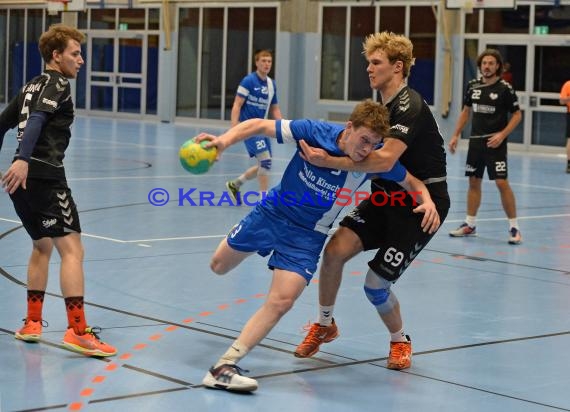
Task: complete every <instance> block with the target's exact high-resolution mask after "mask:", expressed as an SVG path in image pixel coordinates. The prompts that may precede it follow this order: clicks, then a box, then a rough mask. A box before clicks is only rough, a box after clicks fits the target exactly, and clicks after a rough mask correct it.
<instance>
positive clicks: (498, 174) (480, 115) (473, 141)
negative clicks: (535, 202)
mask: <svg viewBox="0 0 570 412" xmlns="http://www.w3.org/2000/svg"><path fill="white" fill-rule="evenodd" d="M477 67H479V71H480V72H481V78H479V79H473V80H471V81H470V82H469V84H468V85H467V91H466V92H465V96H464V98H463V111H462V112H461V114H460V115H459V119H458V120H457V125H456V127H455V132H454V133H453V136H452V137H451V140H450V141H449V151H450V152H451V153H452V154H453V153H455V150H456V149H457V142H458V141H459V138H460V136H461V131H462V130H463V128H464V127H465V125H466V124H467V122H468V120H469V116H470V114H471V112H473V119H472V126H471V138H470V139H469V149H468V151H467V163H466V165H465V176H468V177H469V189H468V191H467V216H466V218H465V222H464V223H463V224H461V226H459V227H458V228H457V229H455V230H452V231H451V232H449V235H450V236H452V237H463V236H474V235H476V228H475V226H476V216H477V211H478V209H479V206H480V205H481V182H482V180H483V172H484V171H485V168H487V174H488V176H489V179H490V180H494V181H495V184H496V185H497V189H499V193H500V194H501V202H502V204H503V209H504V210H505V213H506V215H507V218H508V220H509V227H508V242H509V244H512V245H517V244H519V243H521V242H522V236H521V232H520V229H519V226H518V222H517V208H516V202H515V195H514V194H513V191H512V189H511V186H510V185H509V181H508V163H507V138H508V136H509V134H510V133H511V132H512V131H513V130H514V129H515V127H517V125H518V124H519V123H520V121H521V118H522V115H521V111H520V109H519V103H518V99H517V95H516V93H515V91H514V90H513V88H512V86H511V85H510V83H508V82H506V81H504V80H501V73H502V71H503V59H502V58H501V54H500V53H499V52H498V51H497V50H495V49H487V50H485V51H484V52H483V53H481V54H480V55H479V57H477ZM509 113H510V114H511V116H510V118H509Z"/></svg>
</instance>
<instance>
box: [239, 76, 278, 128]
mask: <svg viewBox="0 0 570 412" xmlns="http://www.w3.org/2000/svg"><path fill="white" fill-rule="evenodd" d="M268 81H270V82H271V85H272V89H273V92H272V93H271V94H272V96H270V93H269V91H270V90H269V86H268ZM237 95H238V96H240V97H243V98H244V99H245V102H244V104H243V106H242V107H241V110H240V113H239V121H240V122H243V121H244V120H247V119H265V118H266V117H267V116H266V114H267V109H268V107H269V106H271V105H273V104H277V103H278V102H277V88H276V85H275V81H274V80H273V79H271V78H270V77H267V79H266V80H262V79H261V78H260V77H259V76H258V75H257V72H253V73H250V74H248V75H247V76H245V77H244V78H243V79H242V81H241V83H240V84H239V86H238V89H237Z"/></svg>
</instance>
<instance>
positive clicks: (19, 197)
mask: <svg viewBox="0 0 570 412" xmlns="http://www.w3.org/2000/svg"><path fill="white" fill-rule="evenodd" d="M84 39H85V36H84V35H83V34H82V33H81V32H79V31H78V30H76V29H74V28H72V27H69V26H65V25H62V24H56V25H53V26H51V27H50V28H49V30H48V31H46V32H45V33H43V34H42V35H41V37H40V40H39V50H40V53H41V55H42V58H43V60H44V62H45V70H44V72H43V73H42V74H40V75H39V76H36V77H34V78H33V79H32V80H30V81H29V82H28V83H26V84H25V85H24V86H23V87H22V88H21V89H20V92H19V93H18V95H16V97H14V99H12V100H11V101H10V103H9V104H8V106H7V107H6V109H5V110H4V111H3V112H2V113H1V114H0V148H1V147H2V142H3V140H4V134H5V133H6V132H7V131H8V130H9V129H12V128H15V127H17V138H18V148H17V150H16V154H15V156H14V160H13V162H12V165H11V166H10V167H9V168H8V170H7V171H6V173H4V176H3V177H2V185H3V187H4V188H5V190H6V191H7V192H8V193H9V194H10V197H11V199H12V202H13V203H14V208H15V210H16V213H17V214H18V216H19V217H20V219H21V220H22V224H23V226H24V228H25V229H26V231H27V232H28V234H29V235H30V237H31V238H32V243H33V246H32V255H31V257H30V260H29V263H28V284H27V289H28V292H27V293H28V313H27V316H26V318H25V319H24V326H23V327H22V328H21V329H20V330H19V331H17V332H16V339H20V340H23V341H26V342H37V341H39V340H40V338H41V334H42V326H47V322H45V321H44V319H43V318H42V305H43V301H44V295H45V290H46V286H47V280H48V267H49V261H50V257H51V253H52V251H53V248H54V246H55V248H56V250H57V251H58V253H59V255H60V257H61V270H60V277H61V279H60V284H61V289H62V292H63V297H64V300H65V307H66V310H67V319H68V329H67V332H66V333H65V335H64V337H63V344H64V346H66V347H68V348H69V349H71V350H74V351H77V352H81V353H83V354H85V355H88V356H111V355H114V354H115V353H116V352H117V350H116V349H115V348H114V347H113V346H111V345H108V344H106V343H104V342H102V341H101V340H100V339H99V338H98V336H97V334H96V333H98V332H99V331H100V329H99V328H95V327H89V326H87V323H86V320H85V314H84V311H83V295H84V277H83V245H82V243H81V227H80V225H79V216H78V214H77V208H76V206H75V202H74V201H73V198H72V197H71V190H70V189H69V187H68V186H67V180H66V177H65V170H64V167H63V158H64V154H65V149H66V148H67V146H68V145H69V139H70V137H71V130H70V127H71V123H72V122H73V102H72V100H71V89H70V86H69V79H74V78H75V77H76V76H77V73H78V71H79V69H80V68H81V66H82V65H83V63H84V61H83V58H82V57H81V42H83V40H84Z"/></svg>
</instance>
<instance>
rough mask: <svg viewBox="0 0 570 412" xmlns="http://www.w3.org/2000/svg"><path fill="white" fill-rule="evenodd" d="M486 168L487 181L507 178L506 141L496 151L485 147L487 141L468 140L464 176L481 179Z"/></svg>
mask: <svg viewBox="0 0 570 412" xmlns="http://www.w3.org/2000/svg"><path fill="white" fill-rule="evenodd" d="M485 168H487V175H488V176H489V180H495V179H506V178H507V177H508V176H509V173H508V164H507V139H505V140H503V142H502V143H501V145H500V146H499V147H497V148H496V149H493V148H491V147H487V139H477V138H475V139H469V150H468V151H467V162H466V164H465V176H475V177H478V178H479V179H482V178H483V172H484V171H485Z"/></svg>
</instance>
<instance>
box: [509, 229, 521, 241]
mask: <svg viewBox="0 0 570 412" xmlns="http://www.w3.org/2000/svg"><path fill="white" fill-rule="evenodd" d="M521 243H522V235H521V231H520V230H518V229H517V228H515V227H512V228H511V229H510V230H509V244H510V245H519V244H521Z"/></svg>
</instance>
